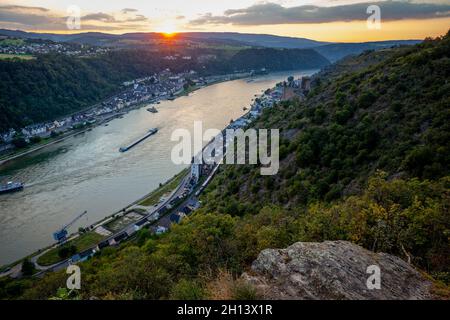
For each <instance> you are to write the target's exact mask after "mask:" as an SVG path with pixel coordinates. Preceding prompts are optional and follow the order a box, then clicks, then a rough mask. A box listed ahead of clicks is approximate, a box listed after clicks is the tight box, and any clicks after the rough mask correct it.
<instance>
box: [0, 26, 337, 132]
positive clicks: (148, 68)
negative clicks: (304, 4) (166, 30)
mask: <svg viewBox="0 0 450 320" xmlns="http://www.w3.org/2000/svg"><path fill="white" fill-rule="evenodd" d="M84 36H86V35H84ZM85 40H86V38H85ZM167 50H168V51H167ZM174 50H176V49H174V48H172V47H171V48H168V49H162V50H160V51H158V52H152V51H151V50H145V49H128V48H127V49H123V50H112V51H110V52H108V53H107V54H104V55H99V56H93V57H68V56H65V55H56V54H47V55H39V56H37V57H36V59H33V60H30V61H19V60H17V59H16V60H13V61H7V60H0V76H1V79H2V81H1V82H0V132H3V131H6V130H8V129H9V128H11V127H14V128H20V127H23V126H25V125H29V124H33V123H38V122H42V121H46V120H53V119H56V118H58V117H61V116H64V115H67V114H70V113H73V112H76V111H78V110H80V109H82V108H86V107H88V106H89V105H92V104H93V103H95V102H98V101H101V100H102V99H103V98H105V97H106V96H108V95H110V94H112V93H113V92H114V91H117V90H118V89H119V88H120V84H121V83H122V82H124V81H127V80H131V79H135V78H139V77H142V76H147V75H149V74H152V73H155V72H159V71H161V70H164V69H165V68H170V70H172V71H173V72H186V71H190V70H196V71H197V72H199V73H200V74H202V75H212V74H216V75H217V74H225V73H230V72H234V71H251V70H252V69H254V70H256V69H261V68H266V69H268V70H270V71H280V70H294V69H296V70H298V69H319V68H321V67H324V66H326V65H328V64H329V61H328V60H327V59H325V58H324V57H323V56H321V55H320V54H319V53H317V52H316V51H314V50H311V49H274V48H257V49H254V48H249V49H245V48H243V49H242V50H237V51H235V50H222V49H204V48H195V49H194V48H191V49H185V48H182V52H184V53H186V54H188V55H189V56H191V57H192V59H189V60H181V59H179V60H167V59H164V57H165V56H166V55H167V54H172V53H173V52H175V51H174ZM205 55H207V56H211V57H212V58H211V59H209V60H207V61H204V59H201V57H202V56H205Z"/></svg>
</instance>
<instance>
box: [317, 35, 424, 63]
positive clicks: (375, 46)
mask: <svg viewBox="0 0 450 320" xmlns="http://www.w3.org/2000/svg"><path fill="white" fill-rule="evenodd" d="M420 42H421V41H420V40H392V41H378V42H363V43H332V44H327V45H323V46H319V47H315V48H314V50H316V51H317V52H319V53H320V54H321V55H323V56H324V57H325V58H327V59H328V60H330V61H331V62H335V61H337V60H340V59H342V58H344V57H346V56H349V55H357V54H360V53H362V52H364V51H366V50H380V49H386V48H391V47H396V46H403V45H414V44H417V43H420Z"/></svg>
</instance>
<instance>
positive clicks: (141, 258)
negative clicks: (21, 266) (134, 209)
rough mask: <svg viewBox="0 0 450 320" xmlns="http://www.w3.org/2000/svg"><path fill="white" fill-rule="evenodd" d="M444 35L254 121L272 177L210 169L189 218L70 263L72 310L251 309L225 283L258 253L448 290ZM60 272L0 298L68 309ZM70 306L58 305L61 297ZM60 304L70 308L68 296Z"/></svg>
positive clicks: (324, 77)
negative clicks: (395, 263) (379, 263)
mask: <svg viewBox="0 0 450 320" xmlns="http://www.w3.org/2000/svg"><path fill="white" fill-rule="evenodd" d="M449 53H450V35H447V36H446V37H444V38H442V39H437V40H433V41H431V40H429V41H425V42H424V43H422V44H420V45H417V46H415V47H411V48H397V49H393V50H388V51H385V52H375V53H365V54H363V55H360V56H358V57H356V58H351V59H347V60H345V61H343V62H342V63H341V64H340V65H335V66H333V67H332V68H328V69H327V70H325V71H324V72H323V73H321V74H320V75H318V76H317V77H316V79H315V80H314V83H315V84H314V88H313V90H312V92H311V93H310V95H309V96H308V98H307V99H306V100H305V101H302V102H300V101H294V102H284V103H281V104H280V105H278V106H276V107H274V108H273V109H270V110H267V111H265V112H264V114H263V116H262V117H261V119H260V120H259V121H258V122H257V123H256V125H255V126H256V127H262V128H280V129H281V132H282V136H283V140H282V143H281V147H280V156H281V158H282V160H281V166H280V172H279V173H278V174H277V175H275V176H271V177H269V176H260V174H259V168H257V167H256V166H247V165H240V166H231V165H230V166H226V165H224V166H222V167H221V169H220V172H219V173H218V175H217V176H216V177H215V178H214V180H213V183H212V184H211V185H210V186H209V187H208V188H207V190H206V194H205V195H204V196H203V197H202V199H201V200H202V204H203V207H202V208H201V209H200V210H198V211H196V212H195V213H194V214H193V215H191V216H190V217H187V218H185V219H184V220H183V221H182V223H181V224H179V225H174V226H173V228H172V229H171V231H170V232H168V233H167V234H164V235H161V236H153V235H150V234H149V232H148V231H146V230H141V231H140V232H139V235H138V237H137V239H136V241H134V242H129V243H127V244H124V245H122V246H121V247H120V248H118V249H114V248H107V249H105V250H103V251H102V252H101V253H100V254H98V256H96V257H94V258H92V259H91V260H90V261H88V262H86V263H83V264H82V265H81V268H82V270H83V285H82V289H81V291H80V293H79V295H80V296H81V297H82V298H90V297H93V296H95V297H97V298H102V299H120V298H121V299H125V298H130V299H143V298H147V299H161V298H163V299H164V298H174V299H198V298H237V299H245V298H258V293H257V292H256V291H255V290H254V289H253V288H251V287H249V286H248V285H245V284H242V283H241V282H240V281H239V280H236V278H238V276H239V275H240V274H241V273H242V272H243V271H246V270H248V268H249V265H250V264H251V262H252V261H253V260H254V259H255V258H256V257H257V255H258V253H259V252H260V251H261V250H263V249H265V248H282V247H286V246H288V245H291V244H293V243H294V242H297V241H323V240H348V241H351V242H353V243H356V244H358V245H361V246H363V247H365V248H367V249H369V250H373V251H381V252H387V253H392V254H395V255H397V256H399V257H401V258H403V259H405V260H407V261H410V262H411V263H412V264H413V265H414V266H415V267H417V268H419V269H420V270H423V271H424V272H426V273H428V274H429V275H430V276H431V277H432V278H433V279H434V280H433V281H434V284H435V289H434V290H436V292H435V293H436V294H438V295H440V296H445V295H447V298H448V295H449V291H448V287H446V286H445V284H444V283H447V284H448V283H449V282H450V277H449V272H450V269H449V266H450V260H449V259H450V246H449V234H450V213H449V208H450V193H449V190H450V189H449V187H450V178H449V167H448V164H449V160H450V159H449V156H450V154H449V146H448V141H449V140H450V139H449V138H450V130H449V129H450V128H449V123H450V117H449V116H450V114H449V113H450V110H449V106H450V96H449V92H450V83H449V82H448V79H449V73H450V57H449ZM65 281H66V274H65V273H64V272H63V271H61V272H58V273H54V274H50V275H48V276H46V277H45V278H44V279H39V280H37V279H36V280H31V279H23V280H20V281H12V280H3V282H2V283H1V286H0V288H1V290H2V291H0V295H1V296H2V297H4V298H34V299H37V298H39V299H45V298H49V297H55V296H57V295H58V297H60V298H68V296H67V295H64V292H63V291H61V290H60V291H59V293H58V294H57V292H58V288H62V287H64V284H65ZM74 297H75V296H72V298H74ZM69 298H70V297H69Z"/></svg>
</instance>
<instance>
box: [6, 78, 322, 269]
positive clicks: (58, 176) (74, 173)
mask: <svg viewBox="0 0 450 320" xmlns="http://www.w3.org/2000/svg"><path fill="white" fill-rule="evenodd" d="M313 72H314V71H311V70H310V71H295V72H292V71H291V72H283V73H272V74H269V75H264V76H259V77H257V78H255V80H254V81H251V82H248V81H247V80H245V79H241V80H234V81H228V82H222V83H218V84H215V85H211V86H208V87H205V88H202V89H200V90H197V91H195V92H193V93H191V94H190V95H189V96H183V97H180V98H177V99H176V100H174V101H162V102H161V103H160V104H159V105H156V108H157V109H158V111H159V112H158V113H150V112H148V111H147V110H146V107H142V108H140V109H135V110H132V111H130V112H129V113H127V114H126V115H125V116H124V117H123V118H118V119H115V120H113V121H111V122H110V123H109V124H108V126H104V125H102V126H97V127H95V128H93V129H92V130H91V131H88V132H85V133H83V134H80V135H77V136H74V137H71V138H68V139H67V140H65V141H63V142H60V143H57V144H55V145H52V146H49V147H47V148H44V149H42V150H40V151H37V152H34V153H32V154H29V155H27V156H24V157H22V158H19V159H16V160H14V161H11V162H8V163H7V164H5V165H3V166H1V167H0V181H2V182H4V181H7V180H18V181H22V182H24V183H25V189H24V190H23V191H21V192H16V193H11V194H4V195H0V265H2V264H7V263H11V262H13V261H15V260H17V259H20V258H22V257H24V256H26V255H28V254H30V253H32V252H34V251H36V250H37V249H39V248H42V247H45V246H48V245H50V244H51V243H52V242H53V239H52V233H53V232H54V231H56V230H57V229H58V228H61V226H62V225H64V224H65V223H67V222H69V221H70V220H72V218H73V217H75V216H76V215H78V214H79V213H81V212H83V211H84V210H87V211H88V214H87V215H85V216H84V217H83V218H81V219H80V220H78V221H77V222H76V223H75V224H74V225H73V226H72V227H71V228H70V229H69V232H71V231H72V232H73V231H75V230H77V229H78V227H80V226H87V225H90V224H92V223H94V222H96V221H99V220H101V219H102V218H104V217H105V216H108V215H110V214H112V213H113V212H115V211H117V210H120V209H121V208H123V207H125V206H127V205H128V204H130V203H132V202H133V201H135V200H137V199H139V198H140V197H142V196H144V195H145V194H147V193H149V192H151V191H152V190H154V189H156V188H157V187H158V185H159V183H161V182H165V181H167V180H168V179H169V178H170V177H172V176H173V175H175V174H176V173H178V172H179V171H181V170H182V169H183V168H184V167H186V166H180V165H175V164H173V163H172V162H171V160H170V154H171V149H172V147H173V146H174V145H175V144H176V143H177V142H171V141H170V137H171V133H172V131H173V130H175V129H177V128H184V129H188V130H190V131H191V132H192V131H193V123H194V121H203V130H206V129H207V128H217V129H223V128H224V127H225V126H226V125H227V124H228V123H229V122H230V120H231V119H236V118H238V117H239V116H241V115H242V114H243V113H244V111H243V107H249V105H250V104H251V100H252V99H253V98H254V97H255V94H260V93H261V91H262V90H265V89H267V88H270V87H273V86H274V85H275V84H276V83H277V82H279V81H282V80H285V79H286V78H287V77H288V76H289V75H294V76H295V77H299V76H302V75H310V74H312V73H313ZM153 127H157V128H158V129H159V131H158V133H157V134H155V135H153V136H151V137H150V138H148V139H146V140H145V141H143V142H142V143H140V144H138V145H137V146H136V147H134V148H132V149H131V150H130V151H128V152H125V153H120V152H119V151H118V150H119V148H120V147H122V146H125V145H127V144H129V143H130V142H132V141H134V140H136V139H137V138H140V137H141V136H143V135H144V134H145V133H146V132H147V131H148V130H149V129H150V128H153Z"/></svg>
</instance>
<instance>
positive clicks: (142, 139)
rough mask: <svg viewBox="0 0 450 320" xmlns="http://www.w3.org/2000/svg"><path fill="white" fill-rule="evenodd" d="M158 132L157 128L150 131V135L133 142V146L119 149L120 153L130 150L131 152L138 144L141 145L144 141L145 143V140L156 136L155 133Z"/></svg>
mask: <svg viewBox="0 0 450 320" xmlns="http://www.w3.org/2000/svg"><path fill="white" fill-rule="evenodd" d="M157 132H158V129H157V128H152V129H150V130H149V131H148V133H147V134H146V135H145V136H143V137H142V138H140V139H139V140H136V141H135V142H133V143H132V144H130V145H129V146H126V147H121V148H120V149H119V151H120V152H127V151H128V150H130V149H131V148H133V147H134V146H136V145H137V144H139V143H141V142H142V141H144V140H145V139H147V138H148V137H150V136H152V135H154V134H155V133H157Z"/></svg>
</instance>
